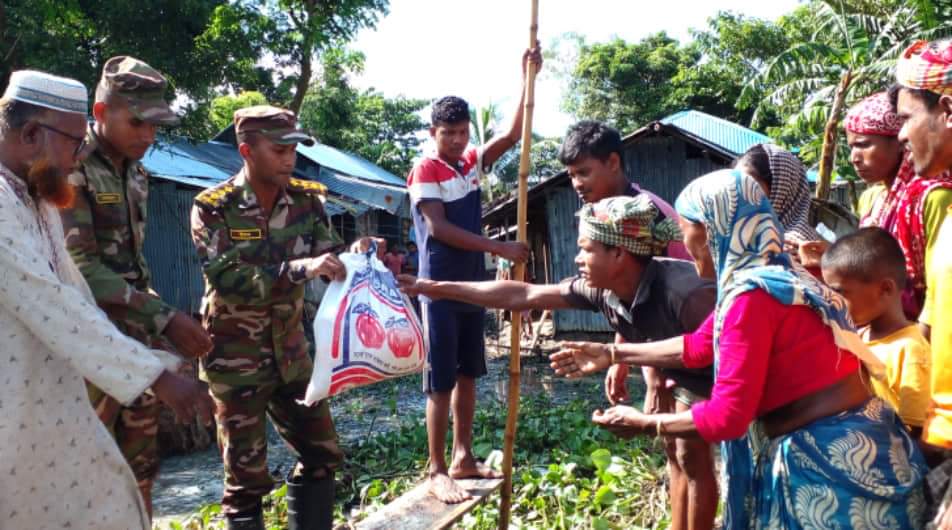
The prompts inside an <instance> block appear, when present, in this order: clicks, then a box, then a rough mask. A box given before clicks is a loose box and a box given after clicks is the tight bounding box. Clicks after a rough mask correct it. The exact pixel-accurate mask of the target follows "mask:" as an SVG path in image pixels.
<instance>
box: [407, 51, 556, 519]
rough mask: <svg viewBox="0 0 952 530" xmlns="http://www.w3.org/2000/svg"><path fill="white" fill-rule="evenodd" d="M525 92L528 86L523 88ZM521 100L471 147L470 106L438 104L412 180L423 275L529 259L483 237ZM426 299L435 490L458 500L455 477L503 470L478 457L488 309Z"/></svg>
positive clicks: (450, 277)
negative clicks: (482, 183)
mask: <svg viewBox="0 0 952 530" xmlns="http://www.w3.org/2000/svg"><path fill="white" fill-rule="evenodd" d="M529 61H531V62H532V63H534V64H535V65H536V68H537V71H538V68H541V66H542V54H541V50H540V49H539V47H538V46H536V48H535V49H532V50H527V51H526V52H525V53H524V54H523V58H522V65H523V78H525V72H526V64H527V63H528V62H529ZM522 93H523V94H524V93H525V91H524V90H523V91H522ZM522 108H523V102H522V98H520V101H519V106H518V107H517V109H516V113H515V117H514V118H513V120H512V124H511V126H510V127H509V129H508V131H506V133H505V134H503V135H500V136H497V137H495V138H493V139H492V140H490V141H489V142H488V143H486V144H485V145H483V146H481V147H480V148H475V147H470V146H469V128H470V119H469V106H468V105H467V104H466V102H465V101H463V100H462V99H460V98H458V97H454V96H448V97H444V98H442V99H440V100H439V101H437V102H436V103H434V104H433V112H432V117H431V127H430V136H431V137H432V138H433V141H434V142H435V144H436V153H435V154H434V155H432V156H429V157H426V158H424V159H422V160H421V161H419V162H418V163H417V164H416V166H414V168H413V170H412V171H411V172H410V175H409V177H408V178H407V187H408V189H409V192H410V199H411V203H412V205H413V208H412V211H413V223H414V227H415V229H416V240H417V242H418V243H419V245H420V256H419V270H418V274H419V276H420V277H421V278H427V279H433V280H440V281H478V280H484V279H485V278H484V277H485V275H486V268H485V263H484V256H483V253H486V252H489V253H492V254H496V255H499V256H502V257H504V258H506V259H509V260H512V261H517V262H525V261H526V259H527V258H528V256H529V248H528V247H527V246H526V245H525V244H523V243H518V242H501V241H494V240H492V239H489V238H486V237H484V236H483V235H482V204H481V203H480V190H479V174H480V173H481V172H482V171H481V170H485V169H486V168H489V167H491V166H492V164H493V163H494V162H495V161H496V160H498V159H499V157H500V156H501V155H502V154H503V153H505V152H506V151H507V150H509V149H511V148H512V146H514V145H515V144H516V142H517V141H518V140H519V138H520V135H521V132H522ZM420 299H421V301H422V302H423V304H422V305H423V307H422V313H423V325H424V328H425V329H426V333H427V334H428V336H429V346H430V347H429V352H428V354H427V365H426V370H425V373H424V381H423V386H424V391H425V392H426V394H427V404H426V428H427V435H428V441H429V447H430V449H429V457H430V469H429V479H428V480H429V489H430V492H431V493H432V494H433V495H434V496H435V497H436V498H437V499H439V500H441V501H443V502H446V503H458V502H462V501H464V500H466V499H468V498H470V494H469V493H468V492H467V491H466V490H465V489H463V488H462V487H460V485H459V484H457V483H456V479H463V478H473V477H476V478H484V477H485V478H490V477H497V476H498V475H499V474H498V473H496V472H494V471H492V470H491V469H489V468H487V467H486V466H485V465H483V464H480V463H478V462H477V461H476V458H475V456H474V455H473V450H472V434H473V432H472V431H473V414H474V409H475V406H476V378H477V377H480V376H482V375H484V374H485V373H486V359H485V351H484V339H483V321H484V317H485V310H484V309H483V308H481V307H477V306H473V305H469V304H463V303H460V302H454V301H443V300H441V301H434V300H430V299H428V298H425V297H420ZM451 403H452V408H453V419H454V421H453V460H452V463H451V465H450V466H447V465H446V457H445V452H446V429H447V427H448V424H449V411H450V405H451Z"/></svg>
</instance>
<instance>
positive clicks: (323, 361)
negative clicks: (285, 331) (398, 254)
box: [304, 248, 427, 405]
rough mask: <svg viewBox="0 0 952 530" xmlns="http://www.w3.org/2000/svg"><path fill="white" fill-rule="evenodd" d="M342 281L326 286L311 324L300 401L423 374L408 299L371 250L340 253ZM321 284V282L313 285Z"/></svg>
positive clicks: (422, 350) (419, 337) (418, 331)
mask: <svg viewBox="0 0 952 530" xmlns="http://www.w3.org/2000/svg"><path fill="white" fill-rule="evenodd" d="M340 259H341V261H342V262H343V263H344V265H345V266H346V267H347V277H346V278H345V279H344V280H343V281H337V282H331V284H330V285H328V286H327V290H326V291H325V292H324V297H323V299H321V305H320V307H319V308H318V310H317V318H315V319H314V350H315V355H314V371H313V372H312V374H311V382H310V383H309V384H308V387H307V393H306V394H305V398H304V402H305V403H306V404H308V405H311V404H314V403H316V402H318V401H320V400H322V399H325V398H327V397H329V396H333V395H336V394H339V393H341V392H344V391H345V390H348V389H350V388H354V387H357V386H364V385H369V384H373V383H376V382H378V381H383V380H384V379H391V378H394V377H401V376H404V375H409V374H413V373H418V372H420V371H421V370H423V364H424V362H425V360H426V348H427V344H426V338H425V337H424V335H423V328H422V326H421V325H420V321H419V319H418V318H417V315H416V313H415V312H414V310H413V305H412V304H411V303H410V300H409V299H408V298H407V297H406V296H405V295H404V294H403V293H402V292H400V290H399V289H398V288H397V281H396V279H395V278H394V277H393V274H392V273H391V272H390V270H389V269H387V267H386V266H384V264H383V263H382V262H381V261H380V260H379V259H377V256H376V248H371V249H370V250H369V251H368V252H366V253H361V254H353V253H347V254H341V256H340ZM316 281H320V280H316Z"/></svg>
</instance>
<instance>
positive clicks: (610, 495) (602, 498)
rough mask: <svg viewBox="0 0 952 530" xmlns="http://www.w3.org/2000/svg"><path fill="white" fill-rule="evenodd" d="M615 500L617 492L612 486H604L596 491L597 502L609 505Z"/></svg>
mask: <svg viewBox="0 0 952 530" xmlns="http://www.w3.org/2000/svg"><path fill="white" fill-rule="evenodd" d="M613 502H615V492H614V491H612V488H611V487H610V486H602V487H600V488H598V490H597V491H596V492H595V504H598V505H599V506H608V505H610V504H612V503H613Z"/></svg>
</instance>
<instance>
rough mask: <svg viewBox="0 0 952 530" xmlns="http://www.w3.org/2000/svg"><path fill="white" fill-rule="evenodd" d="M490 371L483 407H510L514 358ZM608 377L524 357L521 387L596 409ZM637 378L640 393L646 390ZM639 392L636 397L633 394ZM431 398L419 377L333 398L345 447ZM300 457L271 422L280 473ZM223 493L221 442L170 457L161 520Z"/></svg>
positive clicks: (160, 490) (160, 487)
mask: <svg viewBox="0 0 952 530" xmlns="http://www.w3.org/2000/svg"><path fill="white" fill-rule="evenodd" d="M488 364H489V367H488V368H489V374H488V375H487V376H486V377H483V378H481V379H479V383H478V387H477V399H478V401H479V407H487V406H496V407H499V406H502V408H503V409H504V408H505V403H506V396H507V393H508V384H509V361H508V359H505V358H499V359H496V360H492V361H490V362H489V363H488ZM602 381H603V377H602V376H593V377H590V378H586V379H580V380H575V381H569V380H566V379H562V378H557V377H555V375H554V373H553V372H552V370H551V369H550V368H549V367H548V365H547V364H545V363H544V362H542V360H541V359H530V358H528V357H524V358H523V366H522V375H521V385H520V388H521V390H520V392H521V393H522V394H525V395H528V394H537V393H540V392H541V393H545V394H547V395H549V396H551V397H552V400H553V402H555V403H559V402H566V401H570V400H573V399H576V398H585V399H591V400H592V408H593V409H594V408H596V407H599V406H602V405H604V404H605V397H604V395H603V391H602ZM641 387H642V385H640V384H639V383H638V382H636V381H631V390H632V393H633V394H635V393H636V392H637V391H639V390H640V389H641ZM633 397H635V396H634V395H633ZM425 405H426V398H425V396H424V394H423V392H422V384H421V381H420V377H419V376H414V377H407V378H403V379H400V380H395V381H388V382H384V383H380V384H377V385H374V386H371V387H365V388H362V389H357V390H353V391H350V392H348V393H345V394H343V395H342V396H339V397H336V398H333V399H332V402H331V409H332V411H333V416H334V422H335V424H336V426H337V432H338V435H339V436H340V442H341V445H342V446H343V447H344V448H345V450H346V447H347V446H348V445H349V444H350V443H352V442H353V441H355V440H359V439H363V438H366V437H369V436H374V435H377V434H381V433H385V432H387V431H388V430H390V429H393V428H394V427H395V426H396V425H399V424H400V423H401V422H404V421H406V420H407V419H408V418H410V419H411V421H412V419H414V418H416V419H418V420H419V421H420V422H423V421H424V411H425ZM294 463H295V462H294V457H293V456H292V455H291V454H290V452H289V451H288V450H287V448H286V446H285V445H284V442H282V441H281V439H280V438H279V437H278V435H277V433H276V432H275V431H274V430H273V429H272V428H271V427H270V425H269V427H268V467H269V468H270V469H271V470H272V474H273V475H275V476H283V475H284V474H285V473H286V472H287V471H288V470H289V469H290V468H291V467H292V466H293V465H294ZM221 493H222V463H221V455H220V454H219V452H218V449H217V447H213V448H211V449H209V450H206V451H203V452H200V453H193V454H189V455H183V456H173V457H169V458H166V459H165V460H164V461H163V462H162V470H161V472H160V474H159V479H158V480H157V481H156V483H155V487H154V490H153V506H154V512H155V516H156V523H157V525H158V527H159V528H163V529H164V528H166V527H167V524H166V523H167V522H168V521H169V520H174V519H178V518H180V517H182V516H184V515H186V514H189V513H192V512H194V511H195V510H196V509H197V508H199V507H200V506H202V505H204V504H208V503H212V502H218V501H220V500H221Z"/></svg>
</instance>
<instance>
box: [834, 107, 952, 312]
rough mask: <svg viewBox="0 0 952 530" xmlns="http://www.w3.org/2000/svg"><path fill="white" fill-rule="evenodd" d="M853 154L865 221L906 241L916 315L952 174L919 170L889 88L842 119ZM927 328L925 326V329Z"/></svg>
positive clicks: (905, 296)
mask: <svg viewBox="0 0 952 530" xmlns="http://www.w3.org/2000/svg"><path fill="white" fill-rule="evenodd" d="M844 126H845V128H846V142H847V144H849V146H850V160H851V162H852V163H853V167H854V168H856V173H857V174H858V175H859V176H860V178H862V179H863V180H864V181H866V182H867V183H868V184H881V185H875V186H873V187H871V188H869V189H868V190H867V191H866V192H864V193H863V195H862V197H861V198H860V212H859V213H860V216H861V220H860V224H861V226H878V227H880V228H882V229H884V230H886V231H887V232H889V233H890V234H891V235H892V236H893V237H894V238H896V241H898V242H899V245H900V246H901V247H902V251H903V255H904V257H905V258H906V274H907V276H908V280H909V281H907V282H906V288H905V289H904V290H903V293H902V303H903V304H902V305H903V310H904V312H905V314H906V318H908V319H910V320H912V321H918V320H919V317H920V314H921V312H922V307H923V302H924V300H925V297H926V288H927V281H926V263H927V262H928V261H930V259H931V256H932V253H933V252H934V249H935V242H936V239H937V237H938V233H939V227H940V226H942V221H944V220H945V215H946V211H947V210H948V208H949V206H950V205H952V178H950V176H949V173H948V172H945V173H943V174H941V175H938V176H936V177H934V178H926V177H921V176H917V175H916V172H915V169H914V168H913V161H912V158H911V157H909V156H907V153H906V150H905V148H904V147H903V144H902V143H901V142H900V141H899V131H900V129H901V128H902V120H900V119H899V116H898V115H897V114H896V113H895V111H894V110H893V108H892V103H891V102H890V100H889V95H888V94H887V93H886V92H880V93H878V94H873V95H872V96H869V97H867V98H865V99H863V100H862V101H861V102H859V103H858V104H856V105H855V106H853V107H852V108H850V110H849V112H848V113H847V115H846V120H845V124H844ZM923 331H926V330H923Z"/></svg>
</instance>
